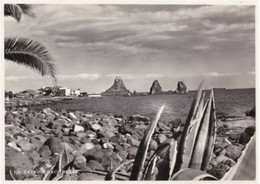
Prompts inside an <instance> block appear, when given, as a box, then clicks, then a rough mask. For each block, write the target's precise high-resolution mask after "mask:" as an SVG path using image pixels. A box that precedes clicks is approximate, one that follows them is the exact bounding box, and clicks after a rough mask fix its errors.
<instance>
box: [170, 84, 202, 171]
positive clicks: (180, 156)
mask: <svg viewBox="0 0 260 184" xmlns="http://www.w3.org/2000/svg"><path fill="white" fill-rule="evenodd" d="M201 87H202V83H201V84H200V86H199V89H198V91H197V95H196V97H195V99H194V100H193V102H192V104H191V108H190V111H189V114H188V116H187V119H186V122H185V124H184V128H183V131H182V135H181V138H180V142H179V146H178V153H177V160H176V164H175V167H174V170H173V173H172V174H174V173H176V172H178V171H179V170H180V169H181V168H182V167H183V163H184V157H185V155H184V154H185V147H186V139H187V136H188V133H189V130H190V127H191V120H192V119H195V117H196V114H197V112H198V111H199V104H200V101H201V98H202V95H201ZM186 153H187V152H186Z"/></svg>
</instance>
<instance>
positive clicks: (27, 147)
mask: <svg viewBox="0 0 260 184" xmlns="http://www.w3.org/2000/svg"><path fill="white" fill-rule="evenodd" d="M17 144H18V146H19V147H20V148H21V150H22V151H25V152H26V151H31V150H32V149H33V148H35V147H34V145H33V144H32V143H30V142H29V140H21V141H19V142H18V143H17Z"/></svg>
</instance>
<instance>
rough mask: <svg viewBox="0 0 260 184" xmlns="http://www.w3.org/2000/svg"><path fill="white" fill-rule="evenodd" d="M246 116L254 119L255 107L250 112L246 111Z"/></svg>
mask: <svg viewBox="0 0 260 184" xmlns="http://www.w3.org/2000/svg"><path fill="white" fill-rule="evenodd" d="M246 116H252V117H255V107H254V108H252V109H251V110H250V111H246Z"/></svg>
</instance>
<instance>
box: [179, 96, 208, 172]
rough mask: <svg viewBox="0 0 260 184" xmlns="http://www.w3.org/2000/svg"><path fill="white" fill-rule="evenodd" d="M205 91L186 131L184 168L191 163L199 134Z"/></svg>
mask: <svg viewBox="0 0 260 184" xmlns="http://www.w3.org/2000/svg"><path fill="white" fill-rule="evenodd" d="M204 97H205V93H203V95H202V96H201V98H200V101H199V104H198V108H197V110H196V112H195V113H194V115H193V117H192V118H191V122H190V125H189V127H188V130H187V133H186V140H185V142H184V153H183V163H182V168H187V167H188V166H189V164H190V159H191V154H192V150H193V149H194V144H195V140H196V136H197V134H198V128H199V122H200V120H201V118H202V115H203V114H202V113H203V106H204Z"/></svg>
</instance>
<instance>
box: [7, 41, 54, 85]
mask: <svg viewBox="0 0 260 184" xmlns="http://www.w3.org/2000/svg"><path fill="white" fill-rule="evenodd" d="M5 59H6V60H10V61H13V62H15V63H17V64H23V65H25V66H27V67H30V68H32V69H35V70H37V71H39V72H40V73H41V74H42V76H44V75H50V76H52V77H53V78H54V79H55V82H56V78H55V65H54V63H53V59H52V57H51V55H50V54H49V52H48V50H47V49H46V47H45V46H43V45H42V44H41V43H39V42H38V41H35V40H32V39H30V38H16V37H13V38H5Z"/></svg>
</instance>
